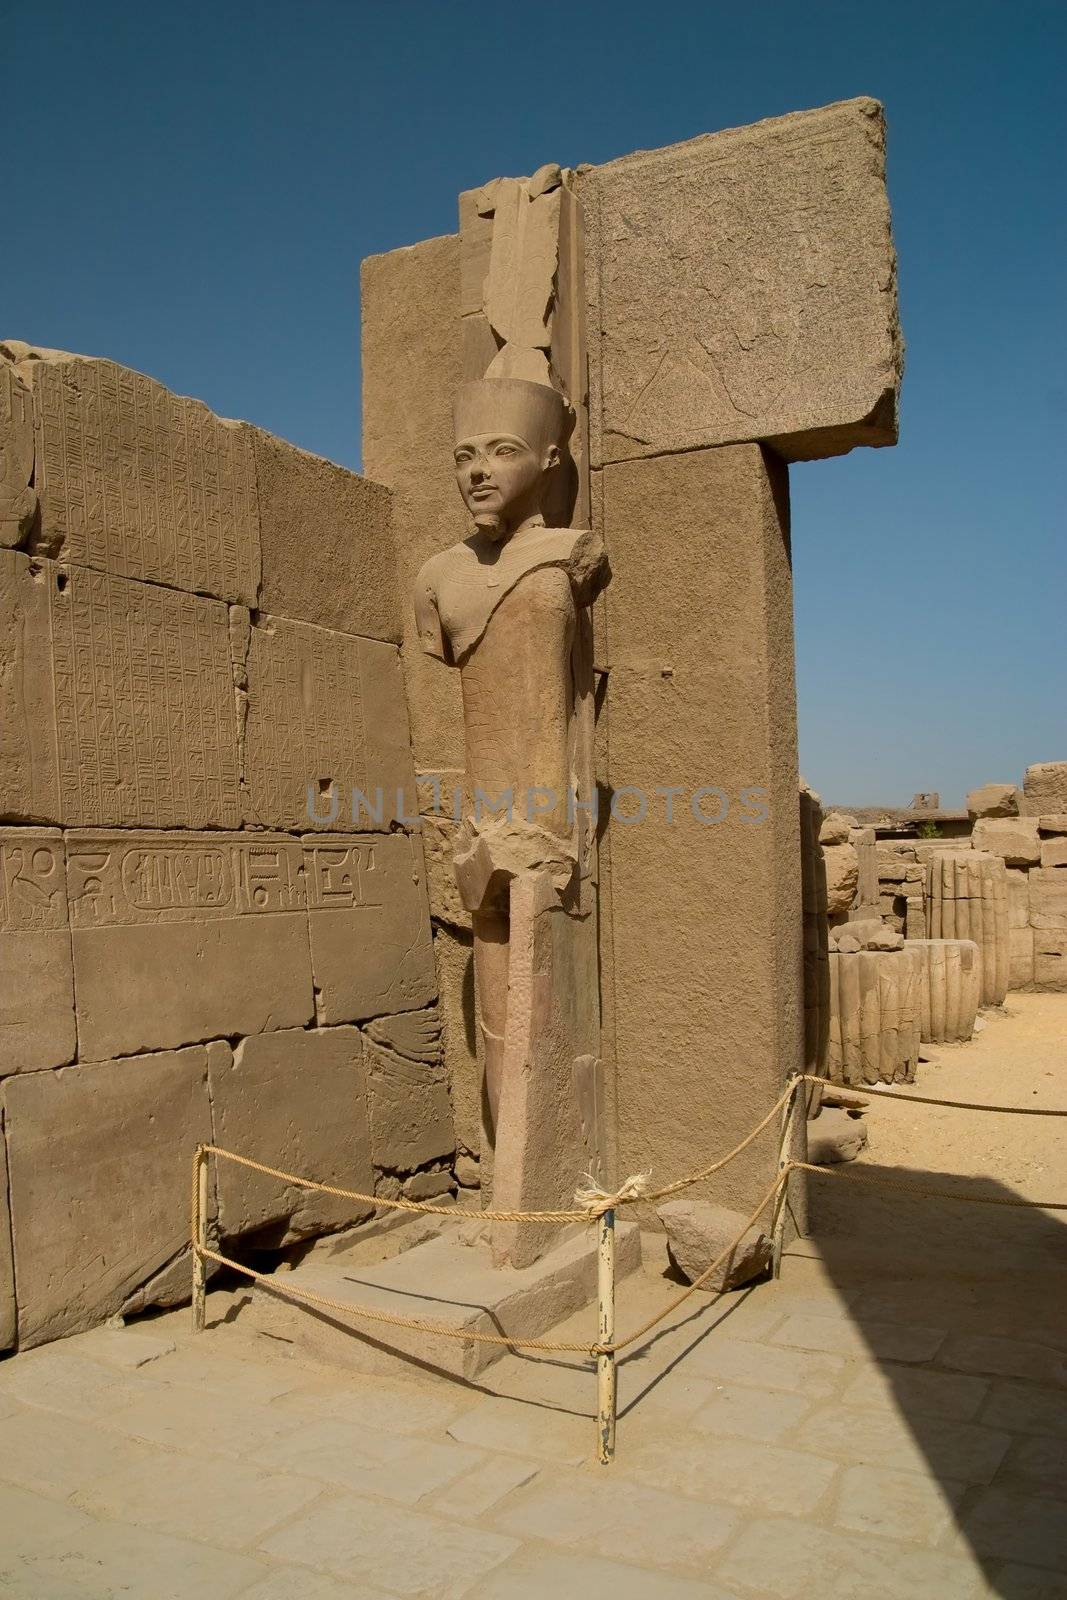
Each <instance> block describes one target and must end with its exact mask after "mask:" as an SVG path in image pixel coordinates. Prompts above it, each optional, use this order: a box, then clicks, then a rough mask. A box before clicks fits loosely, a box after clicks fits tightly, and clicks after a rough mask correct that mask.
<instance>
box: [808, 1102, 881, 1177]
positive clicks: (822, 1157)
mask: <svg viewBox="0 0 1067 1600" xmlns="http://www.w3.org/2000/svg"><path fill="white" fill-rule="evenodd" d="M866 1143H867V1124H866V1122H865V1121H864V1119H863V1117H853V1116H850V1115H849V1113H848V1112H847V1111H843V1110H841V1108H840V1107H838V1106H824V1107H823V1109H822V1110H821V1111H820V1112H819V1115H818V1116H817V1117H816V1118H815V1121H814V1122H809V1123H808V1160H809V1161H811V1162H813V1163H814V1164H815V1166H817V1167H832V1166H834V1165H835V1164H836V1163H837V1162H839V1161H855V1159H856V1157H857V1156H858V1155H859V1153H860V1151H861V1150H862V1149H863V1148H864V1147H865V1145H866Z"/></svg>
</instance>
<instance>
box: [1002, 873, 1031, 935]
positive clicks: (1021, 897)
mask: <svg viewBox="0 0 1067 1600" xmlns="http://www.w3.org/2000/svg"><path fill="white" fill-rule="evenodd" d="M1007 880H1008V925H1009V927H1012V928H1026V927H1029V925H1030V875H1029V873H1027V872H1025V871H1024V870H1023V869H1022V868H1021V867H1009V868H1008V871H1007Z"/></svg>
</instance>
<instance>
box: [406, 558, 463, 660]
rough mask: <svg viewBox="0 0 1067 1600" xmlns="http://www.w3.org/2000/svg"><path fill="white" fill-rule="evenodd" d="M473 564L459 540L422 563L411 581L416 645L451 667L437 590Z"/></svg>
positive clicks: (449, 651)
mask: <svg viewBox="0 0 1067 1600" xmlns="http://www.w3.org/2000/svg"><path fill="white" fill-rule="evenodd" d="M474 560H476V558H475V556H474V552H473V551H472V550H471V548H470V545H469V544H468V543H467V542H466V541H464V540H461V541H460V542H459V543H458V544H453V545H449V547H448V549H447V550H438V551H436V552H435V554H434V555H432V556H430V558H429V560H428V561H424V562H423V564H422V566H421V567H420V568H419V570H418V573H417V575H416V578H415V626H416V628H417V630H418V635H419V643H420V645H421V646H422V648H423V650H425V652H426V654H427V655H428V656H436V657H437V659H438V660H439V661H445V662H448V663H449V665H451V660H452V655H451V648H450V642H449V639H448V636H447V634H446V632H445V630H444V628H443V627H442V623H441V590H442V587H443V586H445V585H447V584H448V580H449V578H450V577H453V576H459V575H460V572H461V569H462V568H464V567H466V566H468V565H469V564H470V563H471V562H472V561H474Z"/></svg>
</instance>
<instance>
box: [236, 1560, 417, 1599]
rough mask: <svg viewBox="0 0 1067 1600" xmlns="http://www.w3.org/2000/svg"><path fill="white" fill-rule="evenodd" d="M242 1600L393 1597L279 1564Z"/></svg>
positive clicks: (243, 1593)
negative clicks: (295, 1570)
mask: <svg viewBox="0 0 1067 1600" xmlns="http://www.w3.org/2000/svg"><path fill="white" fill-rule="evenodd" d="M241 1600H393V1597H392V1596H390V1595H387V1594H386V1593H385V1591H384V1589H365V1588H364V1587H363V1585H362V1584H359V1585H357V1586H356V1587H355V1588H353V1587H352V1585H351V1584H350V1583H338V1581H337V1579H336V1578H327V1577H326V1576H325V1574H323V1573H321V1572H306V1571H301V1572H294V1571H293V1569H292V1567H278V1568H276V1569H275V1571H274V1572H272V1573H271V1575H270V1577H269V1578H264V1580H263V1582H262V1583H256V1584H253V1585H252V1587H251V1589H246V1590H244V1591H243V1592H242V1594H241Z"/></svg>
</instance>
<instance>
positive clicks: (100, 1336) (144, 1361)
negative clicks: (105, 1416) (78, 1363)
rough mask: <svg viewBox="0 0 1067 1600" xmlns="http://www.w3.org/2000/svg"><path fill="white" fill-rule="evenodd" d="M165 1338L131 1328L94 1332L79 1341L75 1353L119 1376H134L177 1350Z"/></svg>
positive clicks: (171, 1340) (171, 1342) (102, 1329)
mask: <svg viewBox="0 0 1067 1600" xmlns="http://www.w3.org/2000/svg"><path fill="white" fill-rule="evenodd" d="M177 1348H178V1347H177V1345H176V1344H175V1342H174V1340H173V1339H168V1338H167V1337H166V1336H165V1335H160V1334H154V1333H144V1332H141V1331H139V1330H137V1331H135V1330H134V1329H132V1328H95V1329H94V1330H93V1331H92V1332H91V1333H86V1334H83V1335H82V1337H81V1338H80V1339H79V1340H78V1353H79V1354H80V1355H86V1356H88V1357H89V1358H90V1359H91V1360H93V1361H103V1362H106V1364H107V1365H108V1366H109V1367H115V1368H117V1369H118V1370H119V1371H122V1372H136V1371H138V1370H139V1369H140V1368H141V1367H147V1366H149V1365H150V1364H151V1362H153V1361H158V1360H159V1359H160V1357H161V1356H169V1355H172V1354H173V1352H174V1351H175V1350H176V1349H177Z"/></svg>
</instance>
